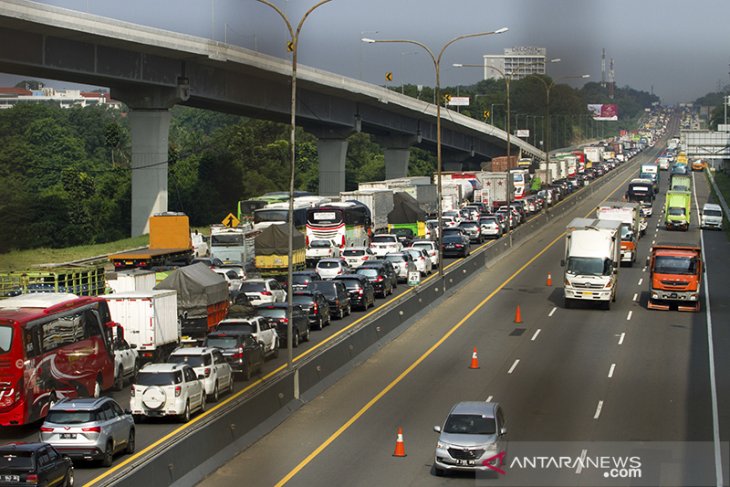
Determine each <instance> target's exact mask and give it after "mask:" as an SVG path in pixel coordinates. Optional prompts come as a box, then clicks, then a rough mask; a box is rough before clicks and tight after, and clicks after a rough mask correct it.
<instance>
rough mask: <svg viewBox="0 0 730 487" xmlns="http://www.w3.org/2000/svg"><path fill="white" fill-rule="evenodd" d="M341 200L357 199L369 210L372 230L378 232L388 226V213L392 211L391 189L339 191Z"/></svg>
mask: <svg viewBox="0 0 730 487" xmlns="http://www.w3.org/2000/svg"><path fill="white" fill-rule="evenodd" d="M340 199H341V200H342V201H353V200H354V201H358V202H360V203H362V204H363V205H365V206H367V207H368V209H369V210H370V220H371V221H372V224H373V227H372V228H373V230H372V231H373V232H375V233H380V232H383V231H385V230H386V229H387V228H388V213H390V212H391V211H393V190H392V189H366V190H357V191H346V192H342V193H340Z"/></svg>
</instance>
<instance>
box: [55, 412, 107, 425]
mask: <svg viewBox="0 0 730 487" xmlns="http://www.w3.org/2000/svg"><path fill="white" fill-rule="evenodd" d="M98 420H99V413H98V412H97V411H74V410H72V409H69V410H65V411H62V410H51V411H50V412H49V413H48V416H46V421H48V422H49V423H55V424H82V423H91V422H92V421H98Z"/></svg>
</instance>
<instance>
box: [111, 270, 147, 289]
mask: <svg viewBox="0 0 730 487" xmlns="http://www.w3.org/2000/svg"><path fill="white" fill-rule="evenodd" d="M155 276H156V275H155V272H154V271H145V270H141V269H129V270H124V271H118V272H110V273H108V274H107V276H106V285H107V286H108V287H109V288H110V289H111V290H112V291H113V292H115V293H123V292H128V291H152V288H153V287H155V284H157V282H156V280H155Z"/></svg>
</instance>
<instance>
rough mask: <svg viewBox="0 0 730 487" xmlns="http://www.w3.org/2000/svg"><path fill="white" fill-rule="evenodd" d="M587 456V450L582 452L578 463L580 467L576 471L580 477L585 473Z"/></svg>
mask: <svg viewBox="0 0 730 487" xmlns="http://www.w3.org/2000/svg"><path fill="white" fill-rule="evenodd" d="M587 454H588V450H586V449H585V448H584V449H583V450H581V452H580V462H578V466H577V467H576V469H575V473H576V474H578V475H580V473H581V472H582V471H583V465H584V464H585V461H586V455H587Z"/></svg>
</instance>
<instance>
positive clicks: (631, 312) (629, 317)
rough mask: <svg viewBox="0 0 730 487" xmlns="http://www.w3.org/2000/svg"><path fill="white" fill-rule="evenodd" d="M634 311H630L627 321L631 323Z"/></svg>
mask: <svg viewBox="0 0 730 487" xmlns="http://www.w3.org/2000/svg"><path fill="white" fill-rule="evenodd" d="M633 313H634V312H633V311H629V314H628V315H627V316H626V321H629V320H630V319H631V315H632V314H633Z"/></svg>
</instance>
